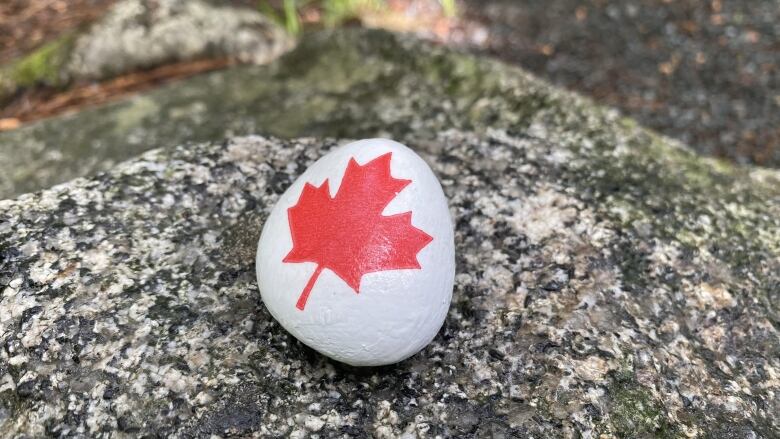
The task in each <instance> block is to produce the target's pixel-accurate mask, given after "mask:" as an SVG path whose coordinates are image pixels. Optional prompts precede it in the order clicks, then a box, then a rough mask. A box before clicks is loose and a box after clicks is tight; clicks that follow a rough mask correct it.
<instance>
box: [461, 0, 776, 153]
mask: <svg viewBox="0 0 780 439" xmlns="http://www.w3.org/2000/svg"><path fill="white" fill-rule="evenodd" d="M463 19H464V20H466V21H471V22H476V23H479V24H481V25H482V26H483V27H484V28H485V29H486V33H487V37H486V38H485V40H484V42H483V43H482V44H481V45H480V46H479V49H480V50H483V51H485V52H487V53H490V54H492V55H495V56H497V57H499V58H501V59H503V60H505V61H508V62H512V63H516V64H519V65H521V66H523V67H525V68H527V69H529V70H531V71H533V72H534V73H536V74H537V75H539V76H540V77H543V78H546V79H548V80H551V81H552V82H554V83H556V84H558V85H562V86H564V87H566V88H569V89H572V90H576V91H579V92H581V93H584V94H586V95H590V96H592V97H593V98H594V99H595V100H596V101H598V102H600V103H604V104H607V105H610V106H614V107H617V108H620V109H622V110H623V111H624V112H625V113H626V114H628V115H630V116H632V117H635V118H636V119H638V120H639V121H640V122H641V123H643V124H644V125H646V126H649V127H652V128H655V129H656V130H658V131H660V132H662V133H664V134H667V135H669V136H671V137H674V138H678V139H680V140H682V141H683V142H685V143H687V144H689V145H691V146H693V147H694V148H695V149H697V150H698V151H700V152H703V153H706V154H712V155H716V156H720V157H725V158H729V159H732V160H736V161H738V162H743V163H749V162H752V163H757V164H763V165H771V166H780V26H778V24H777V23H780V8H778V7H777V2H774V1H758V0H757V1H744V0H710V1H702V0H675V1H670V0H624V1H606V0H586V1H582V0H556V1H550V0H527V1H523V2H519V1H515V0H488V1H484V0H466V8H465V14H464V17H463Z"/></svg>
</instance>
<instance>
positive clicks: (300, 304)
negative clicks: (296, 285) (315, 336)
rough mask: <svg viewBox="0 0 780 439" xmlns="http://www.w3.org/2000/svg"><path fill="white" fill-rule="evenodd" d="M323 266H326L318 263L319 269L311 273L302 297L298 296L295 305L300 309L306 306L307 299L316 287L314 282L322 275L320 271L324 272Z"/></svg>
mask: <svg viewBox="0 0 780 439" xmlns="http://www.w3.org/2000/svg"><path fill="white" fill-rule="evenodd" d="M323 268H324V267H323V266H322V265H317V269H316V270H314V274H312V275H311V278H309V282H307V283H306V286H305V287H304V288H303V292H302V293H301V297H299V298H298V303H296V304H295V307H296V308H298V309H299V310H301V311H303V308H304V307H305V306H306V301H307V300H309V294H311V289H312V288H314V283H315V282H317V278H318V277H319V276H320V273H322V270H323Z"/></svg>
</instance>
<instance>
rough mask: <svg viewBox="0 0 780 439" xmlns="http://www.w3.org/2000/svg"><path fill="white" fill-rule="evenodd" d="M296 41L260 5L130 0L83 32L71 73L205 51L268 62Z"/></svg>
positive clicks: (87, 74) (101, 73) (88, 74)
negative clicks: (255, 6) (249, 6)
mask: <svg viewBox="0 0 780 439" xmlns="http://www.w3.org/2000/svg"><path fill="white" fill-rule="evenodd" d="M291 46H292V40H291V38H290V37H288V36H287V35H286V34H285V32H284V30H283V29H281V28H280V27H278V26H276V25H274V24H272V23H271V22H270V21H269V20H268V19H266V18H265V17H264V16H263V15H262V14H260V13H259V12H257V11H255V10H251V9H244V8H235V7H230V6H217V5H212V4H209V3H207V2H203V1H199V0H124V1H122V2H119V3H117V4H116V6H114V7H113V8H112V10H111V11H109V12H108V13H107V14H106V16H105V17H104V18H102V19H101V20H100V21H99V22H98V23H96V24H95V25H94V26H93V27H92V29H91V30H90V31H89V32H88V33H86V34H85V35H82V36H81V37H79V38H78V40H77V41H76V44H75V47H74V48H73V52H72V53H71V56H70V60H69V62H68V65H67V66H66V74H67V75H68V76H69V77H71V78H75V79H81V78H89V79H100V78H105V77H110V76H114V75H117V74H120V73H125V72H129V71H133V70H136V69H139V68H148V67H153V66H158V65H162V64H165V63H170V62H174V61H188V60H192V59H197V58H203V57H220V56H223V57H231V58H237V59H238V60H240V61H243V62H251V63H257V64H262V63H265V62H268V61H270V60H272V59H274V58H276V57H278V56H279V54H281V53H282V52H284V51H286V50H287V49H289V48H290V47H291Z"/></svg>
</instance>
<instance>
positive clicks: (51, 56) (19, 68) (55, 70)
mask: <svg viewBox="0 0 780 439" xmlns="http://www.w3.org/2000/svg"><path fill="white" fill-rule="evenodd" d="M73 40H74V38H73V36H72V35H68V36H64V37H61V38H59V39H57V40H54V41H52V42H50V43H47V44H45V45H44V46H42V47H40V48H38V49H37V50H35V51H34V52H32V53H30V54H29V55H26V56H24V57H23V58H21V59H19V60H17V61H15V62H13V63H12V64H11V65H9V66H8V67H6V68H5V69H3V73H2V74H1V75H0V76H2V77H4V78H5V81H9V82H10V83H13V84H14V85H15V86H17V87H30V86H33V85H38V84H45V85H50V86H59V85H62V83H63V82H64V77H63V73H62V67H63V65H64V63H65V61H66V60H67V58H68V54H69V53H70V49H71V47H72V46H73Z"/></svg>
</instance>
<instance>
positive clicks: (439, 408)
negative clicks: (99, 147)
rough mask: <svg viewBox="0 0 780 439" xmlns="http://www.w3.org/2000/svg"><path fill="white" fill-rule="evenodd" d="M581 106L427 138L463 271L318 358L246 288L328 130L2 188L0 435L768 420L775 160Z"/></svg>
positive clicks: (166, 154)
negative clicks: (390, 323)
mask: <svg viewBox="0 0 780 439" xmlns="http://www.w3.org/2000/svg"><path fill="white" fill-rule="evenodd" d="M583 116H584V115H583ZM589 116H590V117H586V118H583V119H582V120H581V122H582V123H584V124H585V125H583V126H582V130H581V132H578V133H570V134H569V135H568V136H566V137H561V138H557V139H555V140H550V141H545V140H542V139H540V138H538V137H534V136H535V135H542V134H545V133H546V131H545V128H544V127H543V126H537V127H532V129H530V130H528V132H526V133H519V132H518V133H507V132H504V131H498V130H489V131H488V132H487V133H486V134H483V135H479V136H478V135H474V134H467V133H461V132H454V131H453V132H449V133H447V134H445V135H442V136H440V137H439V138H437V139H434V140H421V141H417V142H414V143H413V144H412V145H413V146H414V147H416V148H417V149H418V151H419V152H420V153H421V154H422V155H423V157H424V158H425V159H426V160H427V161H428V162H429V163H430V164H431V166H432V167H433V169H434V170H435V172H436V173H437V174H438V175H439V176H440V178H441V180H442V183H443V186H444V188H445V192H446V193H447V195H448V197H449V199H450V206H451V211H452V214H453V217H454V219H455V222H456V246H457V255H458V256H457V263H458V275H457V277H456V287H455V294H454V301H453V305H452V308H451V310H450V313H449V315H448V318H447V320H446V323H445V326H444V328H443V329H442V330H441V332H440V333H439V335H438V336H437V337H436V339H435V340H434V342H433V343H432V344H431V345H430V346H429V347H428V348H426V349H425V350H424V351H423V352H422V353H421V354H418V355H416V356H414V357H412V358H411V359H409V360H407V361H404V362H403V363H401V364H398V365H395V366H392V367H384V368H376V369H353V368H349V367H346V366H343V365H340V364H337V363H334V362H332V361H329V360H327V359H326V358H324V357H322V356H320V355H317V354H316V353H314V352H313V351H311V350H309V349H308V348H306V347H304V346H303V345H301V344H300V343H298V342H297V341H296V340H295V339H293V338H292V337H291V336H289V335H288V334H287V333H286V332H285V331H284V330H283V329H282V328H281V327H280V326H279V325H278V324H276V323H275V321H274V320H273V319H272V318H271V317H270V315H269V314H268V312H267V311H266V309H265V308H264V307H263V305H262V303H261V300H260V296H259V293H258V291H257V288H256V283H255V278H254V250H255V243H256V240H257V238H258V235H259V233H260V226H261V224H262V223H263V221H264V219H265V218H266V216H267V214H268V213H269V211H270V209H271V207H272V206H273V204H274V202H275V200H276V199H277V197H278V196H279V195H280V194H281V193H282V192H283V190H284V189H285V188H286V187H287V186H288V185H289V184H290V183H291V182H292V181H293V179H294V178H295V177H296V176H298V175H299V174H300V173H301V172H303V170H304V169H305V168H306V167H307V166H308V165H309V164H311V163H312V162H313V160H315V159H316V158H318V157H320V156H321V155H322V154H324V153H325V152H326V151H328V150H329V149H331V148H333V147H334V145H335V142H333V141H328V140H323V141H318V140H311V139H308V140H306V139H304V140H293V141H280V140H273V139H266V138H261V137H248V138H236V139H233V140H229V141H226V142H224V143H216V144H199V145H187V146H182V147H178V148H176V149H173V150H156V151H152V152H149V153H147V154H145V155H144V156H143V157H141V158H139V159H137V160H133V161H130V162H127V163H124V164H121V165H119V166H118V167H116V168H115V169H114V170H112V171H110V172H109V173H107V174H102V175H100V176H97V177H96V178H94V179H91V180H85V179H79V180H76V181H74V182H71V183H68V184H65V185H61V186H58V187H55V188H53V189H49V190H46V191H43V192H41V193H37V194H34V195H25V196H22V197H21V198H19V199H18V200H14V201H10V200H9V201H4V202H1V203H0V212H2V213H0V249H2V253H0V255H1V256H0V257H1V259H0V261H2V265H0V284H1V285H2V287H3V293H2V301H0V316H2V317H0V318H1V319H2V321H1V322H0V323H2V327H3V328H5V329H4V330H3V333H2V346H3V349H2V350H0V383H1V384H0V433H3V436H14V435H17V434H27V435H29V436H42V435H63V436H80V435H81V436H84V435H86V436H97V435H100V434H104V435H108V434H109V433H111V432H114V431H120V432H124V433H127V434H128V435H132V436H140V435H155V434H156V435H158V436H168V435H172V434H178V435H180V436H182V437H192V436H207V435H209V434H218V435H236V436H246V435H251V434H255V435H260V436H266V435H275V436H287V435H290V436H291V437H302V436H303V435H304V434H305V433H307V432H308V433H314V432H316V433H318V434H319V435H321V437H331V436H339V435H350V436H351V435H355V436H368V435H374V436H377V437H398V436H399V435H401V434H404V433H408V434H409V435H410V436H407V437H414V436H415V435H419V436H422V437H433V436H436V435H441V436H443V437H450V436H461V437H462V436H475V437H485V436H490V435H491V434H497V435H499V437H501V435H502V434H503V435H504V436H503V437H508V436H516V437H526V436H527V435H530V434H533V435H534V436H535V437H560V436H562V435H566V436H572V435H574V433H575V432H580V433H582V434H584V435H585V436H586V437H587V435H588V434H590V435H591V436H590V437H598V436H599V434H602V433H606V434H608V435H609V434H611V435H614V436H617V437H651V436H660V437H678V436H681V435H690V436H694V437H695V436H700V437H706V436H710V437H745V438H747V437H773V436H776V435H777V434H778V433H780V424H779V423H778V420H777V418H776V414H777V413H778V411H780V396H779V395H780V393H779V392H780V360H778V359H779V358H780V343H779V342H780V336H779V333H778V306H777V303H778V299H779V298H778V289H777V285H778V282H779V281H780V277H778V272H780V271H779V269H780V261H779V260H778V258H777V255H778V236H780V220H778V218H780V209H779V208H778V203H777V201H778V196H779V194H778V190H777V186H776V185H777V183H778V179H777V175H776V174H766V173H763V172H753V173H745V172H737V171H734V170H732V169H717V170H716V169H713V168H712V167H710V166H709V164H708V162H706V161H702V160H700V159H698V158H696V157H695V156H692V155H691V154H690V153H688V152H687V151H684V150H681V149H677V148H676V147H673V146H669V145H667V144H664V143H663V142H661V141H660V140H659V139H658V138H654V137H653V136H651V135H648V134H647V133H645V132H643V131H642V130H641V129H638V128H635V127H632V126H630V125H626V126H622V127H621V124H624V123H625V122H623V121H620V120H619V119H615V118H612V117H611V116H610V115H608V114H600V113H593V114H590V115H589ZM588 127H590V128H588ZM605 128H606V129H605ZM773 185H774V186H773ZM608 437H609V436H608Z"/></svg>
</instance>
